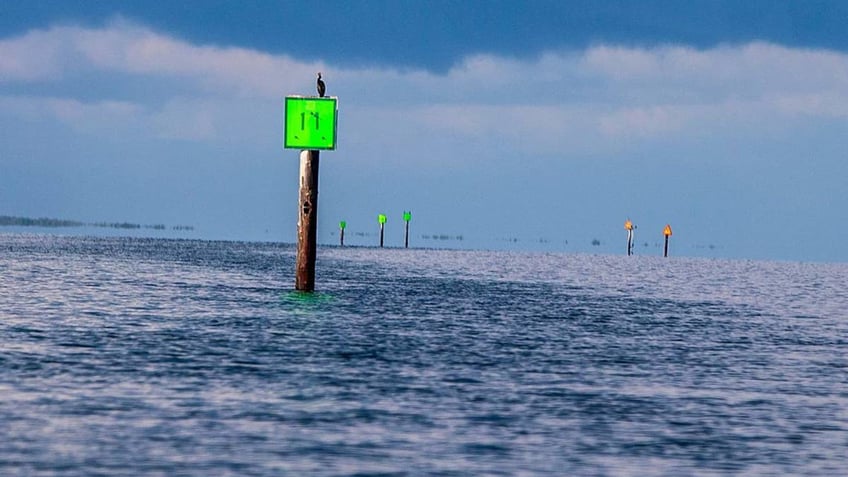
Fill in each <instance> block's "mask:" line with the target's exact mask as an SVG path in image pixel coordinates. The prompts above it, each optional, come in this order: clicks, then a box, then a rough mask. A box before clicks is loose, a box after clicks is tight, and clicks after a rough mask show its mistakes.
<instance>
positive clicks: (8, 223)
mask: <svg viewBox="0 0 848 477" xmlns="http://www.w3.org/2000/svg"><path fill="white" fill-rule="evenodd" d="M0 227H47V228H65V227H69V228H70V227H97V228H110V229H148V230H176V231H187V232H190V231H194V226H193V225H172V226H170V227H169V226H166V225H164V224H152V225H144V224H134V223H130V222H80V221H78V220H65V219H53V218H47V217H39V218H31V217H14V216H9V215H0Z"/></svg>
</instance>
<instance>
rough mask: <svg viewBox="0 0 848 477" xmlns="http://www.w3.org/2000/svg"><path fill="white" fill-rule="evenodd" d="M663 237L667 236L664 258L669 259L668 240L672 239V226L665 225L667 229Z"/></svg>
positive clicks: (664, 230)
mask: <svg viewBox="0 0 848 477" xmlns="http://www.w3.org/2000/svg"><path fill="white" fill-rule="evenodd" d="M663 235H665V247H663V257H668V238H669V237H671V225H668V224H666V225H665V229H663Z"/></svg>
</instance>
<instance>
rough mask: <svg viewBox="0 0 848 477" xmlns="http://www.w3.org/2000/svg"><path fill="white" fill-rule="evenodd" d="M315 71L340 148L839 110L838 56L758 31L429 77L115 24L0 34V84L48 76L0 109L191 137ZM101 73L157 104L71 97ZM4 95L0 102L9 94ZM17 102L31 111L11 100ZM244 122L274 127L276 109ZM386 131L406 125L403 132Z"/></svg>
mask: <svg viewBox="0 0 848 477" xmlns="http://www.w3.org/2000/svg"><path fill="white" fill-rule="evenodd" d="M318 70H322V71H325V75H326V76H327V78H328V85H329V91H330V92H331V93H332V94H336V95H338V96H340V97H341V98H342V99H341V107H342V108H344V109H345V112H344V117H345V119H346V120H347V121H348V123H347V124H344V125H343V126H342V127H343V128H344V129H343V130H344V133H343V134H346V135H348V138H349V139H350V141H351V142H353V143H357V142H364V141H369V140H374V139H373V138H374V137H375V136H377V135H379V134H381V132H380V129H379V127H380V126H379V125H375V124H374V123H375V122H376V121H375V119H374V118H375V117H379V118H381V119H380V121H379V122H380V124H391V125H392V127H391V130H393V131H394V132H395V134H397V136H398V137H403V140H404V141H409V140H413V141H414V140H415V138H416V137H419V138H421V140H422V141H432V140H436V138H440V137H446V135H447V136H449V137H454V138H456V137H463V138H465V139H466V140H467V141H468V142H469V143H470V144H475V143H476V142H480V141H487V140H489V139H490V137H489V136H493V135H494V136H497V137H498V138H499V139H501V140H503V141H506V142H507V143H509V144H511V146H512V147H513V148H515V149H516V150H519V149H520V150H527V149H528V148H529V149H530V150H531V151H532V150H537V151H540V152H545V153H551V152H554V151H558V152H561V153H567V152H568V151H569V150H590V149H592V148H597V149H600V150H603V149H604V148H605V147H608V143H609V140H610V139H613V140H624V141H654V140H663V139H667V138H670V137H674V138H679V137H686V136H687V135H692V136H698V135H701V134H704V133H705V131H706V132H709V131H711V130H727V129H728V124H729V123H733V124H736V125H737V126H738V127H739V128H741V129H746V128H747V129H751V130H752V131H756V129H757V128H758V127H759V125H760V124H762V123H764V122H766V123H771V124H774V123H775V122H776V121H788V122H791V121H797V120H809V119H810V118H821V119H832V118H843V117H845V116H846V114H848V113H846V112H848V57H846V55H845V54H842V53H838V52H832V51H824V50H808V49H796V48H789V47H784V46H779V45H773V44H768V43H761V42H755V43H750V44H744V45H724V46H720V47H716V48H712V49H704V50H699V49H694V48H690V47H685V46H664V47H656V48H633V47H623V46H614V45H598V46H594V47H590V48H587V49H586V50H582V51H551V52H548V53H546V54H544V55H542V56H540V57H538V58H532V59H527V60H519V59H514V58H504V57H499V56H494V55H476V56H472V57H469V58H466V59H465V60H464V61H462V62H461V63H459V64H457V65H456V66H455V67H454V68H452V69H451V70H449V71H448V72H447V73H445V74H436V73H432V72H428V71H423V70H395V69H386V68H383V69H376V68H355V67H346V68H341V67H340V68H335V67H333V65H327V64H323V63H316V62H304V61H299V60H296V59H293V58H291V57H288V56H285V55H272V54H269V53H265V52H261V51H256V50H250V49H246V48H234V47H220V46H209V45H195V44H191V43H189V42H187V41H184V40H181V39H179V38H175V37H172V36H169V35H166V34H163V33H159V32H156V31H153V30H150V29H148V28H146V27H144V26H140V25H135V24H132V23H128V22H126V21H122V20H117V21H115V22H113V23H112V24H111V25H109V26H107V27H105V28H82V27H68V26H62V27H53V28H50V29H47V30H35V31H31V32H29V33H26V34H24V35H21V36H19V37H14V38H7V39H3V40H0V88H2V86H3V85H9V84H14V85H16V88H15V91H26V85H28V84H43V83H50V84H52V85H54V89H53V92H52V93H51V94H52V96H51V97H46V98H39V97H37V95H36V93H34V92H32V93H26V94H24V95H21V96H18V97H17V100H16V101H17V102H16V103H15V104H16V106H15V108H13V109H14V110H15V111H19V112H20V113H21V114H33V112H34V111H36V110H37V111H41V114H48V113H49V114H52V115H53V116H54V117H55V118H57V119H59V120H62V121H68V122H73V124H74V126H75V127H78V128H80V129H82V130H85V129H86V127H85V126H84V123H86V122H92V123H94V124H102V123H103V119H102V118H103V117H108V118H116V117H121V116H124V117H125V116H127V115H137V116H138V120H139V121H147V122H149V124H148V125H147V127H145V128H141V129H142V130H145V131H149V132H150V133H151V134H153V135H155V136H158V137H170V138H182V139H186V140H196V141H211V140H214V138H215V137H216V136H217V135H219V134H222V133H226V132H227V129H228V128H227V127H226V126H223V125H225V124H228V123H229V120H227V118H226V116H227V114H228V112H227V109H226V107H225V105H226V104H235V103H237V102H242V103H243V104H244V105H247V106H249V105H254V106H257V107H258V106H259V105H268V104H273V105H274V107H277V106H278V104H279V103H278V102H279V101H280V99H281V98H282V96H284V95H285V94H286V93H290V92H297V91H301V92H304V93H307V94H309V93H311V88H312V84H313V78H314V73H315V72H316V71H318ZM110 76H112V77H114V81H115V82H118V81H124V80H126V79H127V78H130V79H136V80H138V81H139V82H144V83H145V86H146V88H147V89H148V90H150V91H155V92H156V97H157V98H158V99H157V100H156V101H145V100H143V99H123V98H113V97H108V96H104V97H101V98H96V97H95V98H93V99H92V96H93V95H94V96H96V93H92V92H91V91H86V92H85V93H86V94H85V95H83V94H81V92H80V91H79V90H74V87H73V86H72V85H73V84H74V83H73V82H72V81H71V79H72V78H76V79H77V80H78V79H79V78H90V77H97V78H109V77H110ZM175 85H177V86H175ZM63 87H65V88H64V89H63ZM56 91H64V92H65V94H66V97H64V98H60V96H61V94H56V93H55V92H56ZM5 101H6V102H7V103H9V101H11V99H10V97H9V93H7V98H6V100H5ZM27 102H29V103H31V107H29V108H26V107H23V103H27ZM265 109H268V108H265ZM27 111H29V112H27ZM369 115H371V116H369ZM239 117H240V118H244V117H245V115H244V114H243V112H242V113H241V114H240V115H239ZM71 118H73V121H71ZM247 120H249V118H247ZM255 121H256V122H257V124H259V122H260V121H264V122H268V121H273V122H275V124H276V123H277V122H278V121H279V118H277V117H273V118H272V117H268V116H263V117H257V118H255ZM787 127H788V126H787ZM401 128H410V129H412V130H414V131H415V132H416V134H411V133H409V134H402V133H400V132H398V130H399V129H401ZM383 131H385V129H384V130H383ZM382 134H385V132H383V133H382ZM383 139H387V140H389V141H390V140H391V138H383ZM503 141H502V142H503ZM343 142H344V141H343ZM407 145H408V144H407ZM418 147H427V146H426V143H422V144H419V145H418Z"/></svg>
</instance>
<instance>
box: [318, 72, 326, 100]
mask: <svg viewBox="0 0 848 477" xmlns="http://www.w3.org/2000/svg"><path fill="white" fill-rule="evenodd" d="M316 85H317V86H318V97H320V98H323V97H324V92H325V91H327V86H326V85H325V84H324V80H322V79H321V72H320V71H319V72H318V81H317V82H316Z"/></svg>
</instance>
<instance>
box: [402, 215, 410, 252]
mask: <svg viewBox="0 0 848 477" xmlns="http://www.w3.org/2000/svg"><path fill="white" fill-rule="evenodd" d="M410 220H412V212H409V211H406V210H405V211H403V221H404V222H406V228H405V232H404V235H403V248H409V221H410Z"/></svg>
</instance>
